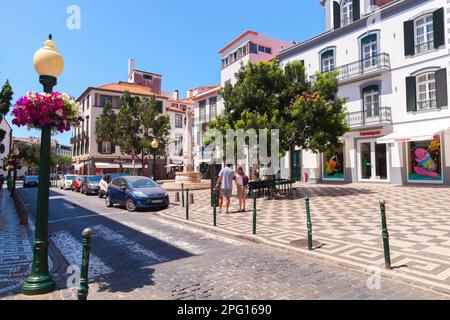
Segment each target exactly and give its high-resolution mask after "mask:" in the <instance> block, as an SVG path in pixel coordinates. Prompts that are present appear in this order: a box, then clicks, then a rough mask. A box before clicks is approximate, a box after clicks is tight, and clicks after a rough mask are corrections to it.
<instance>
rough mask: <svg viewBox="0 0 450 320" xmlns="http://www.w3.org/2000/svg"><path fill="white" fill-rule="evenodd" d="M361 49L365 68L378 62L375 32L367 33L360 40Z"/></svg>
mask: <svg viewBox="0 0 450 320" xmlns="http://www.w3.org/2000/svg"><path fill="white" fill-rule="evenodd" d="M361 50H362V60H363V63H364V68H365V69H368V68H371V67H373V66H376V65H377V64H378V60H379V59H378V41H377V36H376V35H375V34H372V35H369V36H367V37H365V38H363V39H362V40H361Z"/></svg>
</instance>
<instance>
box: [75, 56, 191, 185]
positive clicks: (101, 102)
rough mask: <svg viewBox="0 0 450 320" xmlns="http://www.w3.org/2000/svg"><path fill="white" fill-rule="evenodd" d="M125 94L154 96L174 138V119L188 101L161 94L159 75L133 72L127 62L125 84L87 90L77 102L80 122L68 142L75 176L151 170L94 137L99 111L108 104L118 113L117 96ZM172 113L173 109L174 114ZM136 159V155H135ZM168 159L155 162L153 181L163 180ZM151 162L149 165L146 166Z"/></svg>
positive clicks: (111, 144) (111, 145)
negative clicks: (98, 141)
mask: <svg viewBox="0 0 450 320" xmlns="http://www.w3.org/2000/svg"><path fill="white" fill-rule="evenodd" d="M125 92H129V94H130V95H131V96H137V97H142V98H143V97H148V98H149V97H155V98H156V100H157V108H158V111H159V112H160V113H161V114H165V113H167V112H168V113H169V115H170V116H171V122H172V118H173V123H174V126H173V127H172V128H174V130H172V131H171V135H173V137H174V138H175V136H176V132H177V130H178V129H179V128H176V123H175V122H176V121H177V118H178V117H177V116H176V114H183V112H185V111H183V108H184V109H186V108H187V105H188V103H189V102H188V101H184V100H181V99H179V98H178V97H175V96H174V94H173V93H171V94H168V93H164V92H163V91H162V75H159V74H155V73H150V72H145V71H140V70H136V68H135V61H134V60H130V61H129V72H128V82H117V83H111V84H106V85H103V86H98V87H89V88H87V89H86V90H85V91H84V92H83V93H82V94H81V95H80V97H79V98H78V99H77V101H78V102H79V103H80V104H81V106H80V108H81V114H82V117H83V118H84V120H85V121H84V122H83V123H82V126H81V127H80V128H76V129H75V130H74V131H73V137H72V140H71V143H72V147H73V150H72V152H73V154H72V157H73V165H74V167H75V172H76V173H77V174H85V175H97V174H100V175H101V174H105V173H114V172H127V173H131V172H132V170H134V169H136V171H137V173H138V174H146V173H148V172H149V171H148V170H149V169H150V170H151V169H152V168H151V166H152V161H146V162H147V163H145V164H144V168H143V166H142V162H141V161H139V160H136V161H135V163H133V161H132V155H126V154H122V152H121V150H120V148H119V147H118V146H115V145H114V144H113V143H111V142H110V141H101V143H97V137H96V135H95V122H96V120H97V118H98V117H100V116H101V114H102V112H103V107H104V106H105V105H107V104H111V105H112V108H113V110H114V112H116V113H118V112H119V101H120V98H121V96H122V95H123V94H124V93H125ZM174 110H177V111H176V112H175V111H174ZM138 156H139V155H138ZM170 161H171V158H170V157H168V158H167V159H159V158H158V159H157V178H158V179H165V178H167V164H168V162H169V163H170ZM149 162H151V164H150V163H149Z"/></svg>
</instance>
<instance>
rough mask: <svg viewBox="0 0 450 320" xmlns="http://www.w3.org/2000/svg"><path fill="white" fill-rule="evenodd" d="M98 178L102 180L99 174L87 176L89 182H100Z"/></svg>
mask: <svg viewBox="0 0 450 320" xmlns="http://www.w3.org/2000/svg"><path fill="white" fill-rule="evenodd" d="M100 180H102V177H100V176H95V177H89V178H88V181H89V182H100Z"/></svg>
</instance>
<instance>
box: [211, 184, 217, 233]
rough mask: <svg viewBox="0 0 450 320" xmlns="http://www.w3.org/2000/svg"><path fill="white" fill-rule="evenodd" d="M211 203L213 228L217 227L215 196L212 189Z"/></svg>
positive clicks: (214, 191)
mask: <svg viewBox="0 0 450 320" xmlns="http://www.w3.org/2000/svg"><path fill="white" fill-rule="evenodd" d="M212 202H213V225H214V227H217V195H216V190H215V189H212Z"/></svg>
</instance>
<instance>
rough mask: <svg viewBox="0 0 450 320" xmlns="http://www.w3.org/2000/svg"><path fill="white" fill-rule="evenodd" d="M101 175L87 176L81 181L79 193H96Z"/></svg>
mask: <svg viewBox="0 0 450 320" xmlns="http://www.w3.org/2000/svg"><path fill="white" fill-rule="evenodd" d="M101 180H102V176H88V177H86V179H84V180H83V182H82V183H81V193H84V194H85V195H90V194H97V193H98V190H99V189H100V181H101Z"/></svg>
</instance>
